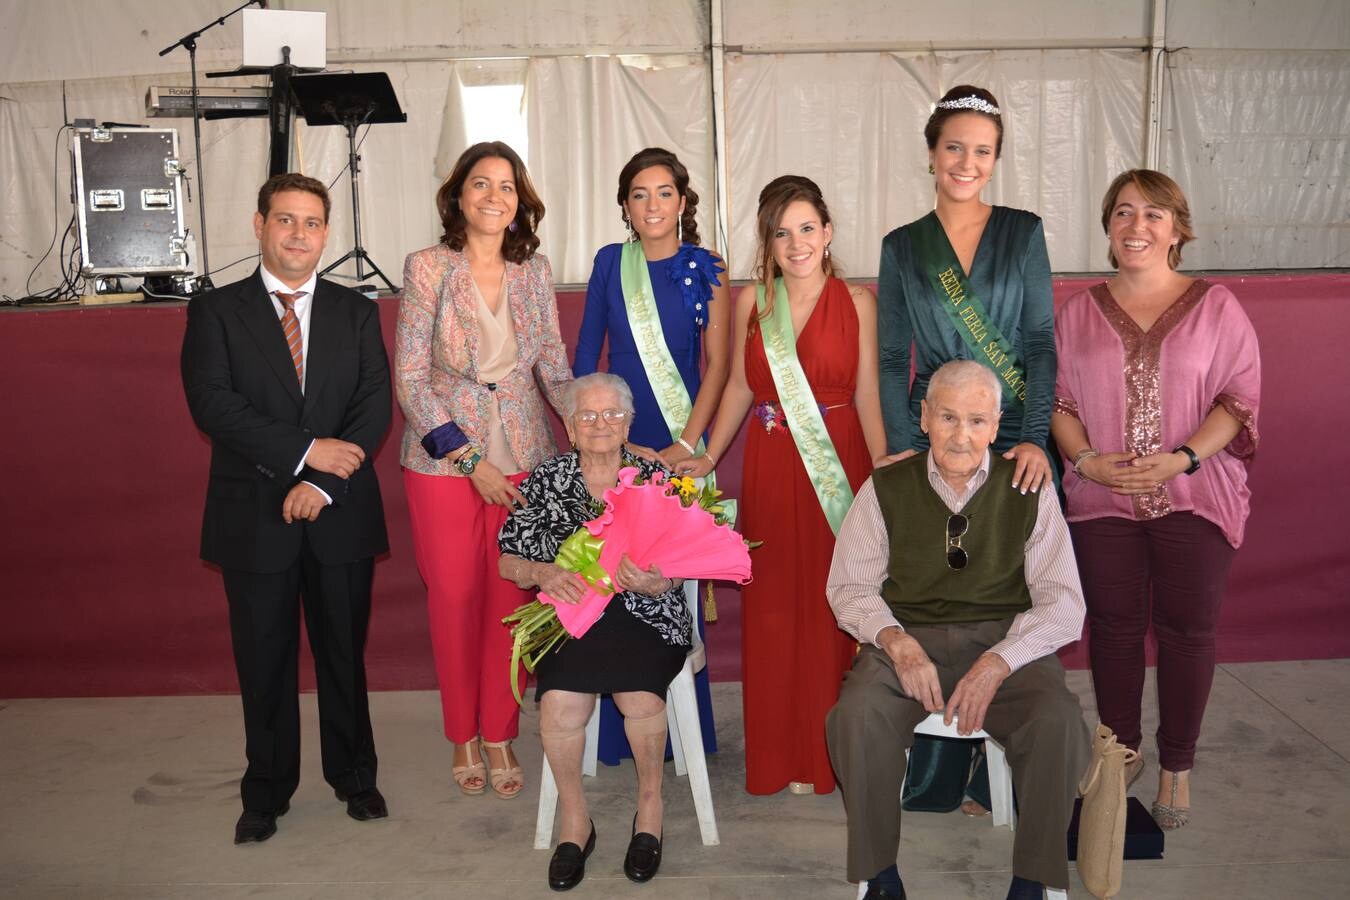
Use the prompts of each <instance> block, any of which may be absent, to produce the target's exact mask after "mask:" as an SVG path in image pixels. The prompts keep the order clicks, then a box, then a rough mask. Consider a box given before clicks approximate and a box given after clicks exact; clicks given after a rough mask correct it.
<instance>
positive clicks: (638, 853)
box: [498, 372, 693, 891]
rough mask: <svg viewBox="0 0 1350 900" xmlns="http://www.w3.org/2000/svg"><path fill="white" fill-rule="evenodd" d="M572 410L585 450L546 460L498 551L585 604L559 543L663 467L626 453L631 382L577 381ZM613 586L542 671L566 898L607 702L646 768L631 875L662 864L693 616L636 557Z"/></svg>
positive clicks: (575, 435) (513, 574)
mask: <svg viewBox="0 0 1350 900" xmlns="http://www.w3.org/2000/svg"><path fill="white" fill-rule="evenodd" d="M564 411H565V413H566V416H567V420H566V425H567V434H568V437H570V438H571V440H572V444H573V446H574V447H575V448H576V449H575V450H573V451H572V452H571V453H566V454H563V455H562V456H556V457H554V458H553V459H550V460H546V461H545V462H543V463H541V464H540V465H539V466H538V467H537V468H535V470H534V471H533V472H532V473H530V477H529V478H527V479H525V481H524V482H523V483H522V484H521V486H520V490H521V493H523V494H524V496H525V499H526V503H527V505H526V506H525V507H523V508H521V509H518V510H516V511H515V512H514V513H512V514H511V516H510V517H509V518H508V519H507V520H506V524H505V525H503V526H502V531H501V535H500V536H499V538H498V543H499V544H500V546H501V551H502V557H501V574H502V577H504V578H508V579H510V580H512V581H514V582H515V583H516V584H518V585H520V586H521V587H527V588H539V589H540V590H542V591H544V592H546V593H548V594H549V595H550V596H551V597H555V598H557V599H559V600H562V601H564V602H570V603H576V602H578V601H579V600H580V599H581V597H582V594H583V592H584V591H585V588H586V583H585V582H584V581H583V580H582V579H581V577H580V576H578V575H576V574H574V573H572V572H568V571H567V570H566V569H563V568H562V567H560V566H558V565H556V564H554V563H553V561H552V560H553V558H554V557H555V556H556V555H557V553H558V547H559V546H560V545H561V544H562V542H563V541H564V540H566V539H567V537H568V536H569V535H571V534H572V533H573V532H574V531H576V530H577V528H579V527H580V526H581V525H582V524H583V523H585V522H587V521H589V520H590V519H593V518H594V517H595V515H596V513H597V512H598V510H599V508H600V500H601V498H602V497H603V495H604V492H605V490H606V489H607V488H611V487H613V486H614V485H615V484H616V483H618V478H619V470H620V469H621V468H623V467H625V466H635V467H637V468H638V470H639V471H640V473H641V477H642V478H643V479H646V478H648V477H650V476H651V475H652V473H654V472H656V471H658V470H663V467H662V466H661V465H660V464H659V463H655V462H649V461H647V460H644V459H639V458H638V457H636V456H633V455H632V454H630V453H629V452H628V451H627V450H626V449H625V448H624V442H625V440H626V439H627V437H628V428H629V425H630V424H631V422H632V419H633V395H632V392H631V391H630V390H629V389H628V385H627V384H625V383H624V380H623V379H622V378H619V377H617V376H615V375H610V374H608V373H603V372H600V373H596V374H593V375H586V376H584V377H582V378H578V379H576V380H575V381H573V382H572V383H571V385H570V386H569V387H568V390H567V394H566V397H565V400H564ZM667 474H669V473H668V472H667ZM613 579H614V582H615V587H616V588H617V589H618V591H619V592H618V593H616V594H615V595H614V597H613V598H612V599H611V600H610V603H609V606H608V607H607V608H606V609H605V613H604V615H603V616H601V617H600V619H599V621H597V622H596V623H595V624H594V625H593V626H591V629H590V630H589V631H587V632H586V633H585V634H584V635H583V636H582V637H580V638H573V639H571V640H568V641H565V642H564V643H563V644H562V645H561V646H560V647H559V648H558V649H557V650H555V651H552V652H550V653H548V654H547V655H546V656H545V657H544V658H543V659H542V660H540V662H539V665H538V669H537V671H536V674H537V676H538V679H539V687H538V692H537V694H536V697H537V698H538V699H539V702H540V722H539V735H540V739H541V742H542V743H543V745H544V755H545V757H546V758H547V759H548V764H549V766H550V767H551V768H552V770H553V778H554V780H555V781H557V783H558V800H559V803H560V805H561V807H562V828H561V831H560V833H559V840H560V843H559V844H558V848H557V849H556V850H555V851H554V852H553V858H552V860H551V861H550V862H549V867H548V884H549V887H551V888H553V889H554V890H556V891H565V890H570V889H571V888H573V887H576V885H577V884H579V883H580V882H581V879H582V878H583V877H584V875H585V872H586V858H587V857H588V856H590V854H591V851H592V850H593V849H594V848H595V824H594V823H593V822H592V821H591V819H590V816H589V814H588V813H587V810H586V797H585V795H584V794H583V793H582V789H581V756H582V751H583V748H584V746H585V743H586V734H585V729H586V722H587V720H588V719H589V718H590V715H591V710H592V709H594V708H595V696H596V694H601V693H605V694H613V696H614V702H615V704H616V705H617V706H618V707H619V711H620V712H621V713H623V715H624V731H625V732H626V734H627V735H628V740H629V743H630V744H632V747H633V759H634V762H635V763H636V765H637V777H638V804H637V814H636V815H635V816H634V818H633V832H632V839H631V841H630V843H629V845H628V852H627V854H626V856H625V858H624V864H623V871H624V874H625V875H627V876H628V877H629V878H630V879H632V880H633V881H637V882H643V881H647V880H648V879H650V878H651V877H652V876H653V875H655V874H656V870H657V867H658V866H660V864H661V837H660V836H661V813H662V807H661V774H662V767H663V764H664V761H665V748H666V703H665V697H666V690H667V688H669V686H670V682H671V681H672V680H673V679H674V678H675V676H676V675H677V674H679V671H680V668H681V667H682V666H683V665H684V659H685V655H686V654H687V653H688V650H689V647H690V642H691V640H692V631H691V629H692V627H693V618H692V616H691V614H690V612H689V607H688V605H687V603H686V601H685V594H684V590H683V589H682V588H681V586H680V582H679V581H677V580H675V579H671V578H667V577H665V576H664V575H663V574H662V573H661V572H660V571H659V570H658V569H657V568H656V567H655V566H653V567H652V568H650V569H647V570H643V569H641V568H639V567H638V566H637V565H636V564H635V563H634V562H633V561H632V560H631V559H629V558H628V556H626V555H625V556H624V557H623V559H622V561H621V563H620V565H619V566H618V568H617V570H616V571H615V572H614V573H613Z"/></svg>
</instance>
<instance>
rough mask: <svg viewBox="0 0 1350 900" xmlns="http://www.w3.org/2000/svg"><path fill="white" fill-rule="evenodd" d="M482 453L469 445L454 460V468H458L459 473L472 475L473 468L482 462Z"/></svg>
mask: <svg viewBox="0 0 1350 900" xmlns="http://www.w3.org/2000/svg"><path fill="white" fill-rule="evenodd" d="M482 460H483V454H481V453H479V452H478V448H477V447H474V446H472V445H470V447H469V449H467V450H465V451H464V452H463V453H461V454H460V456H459V459H457V460H455V468H456V469H459V474H461V475H472V474H473V470H474V469H476V468H478V464H479V463H480V462H482Z"/></svg>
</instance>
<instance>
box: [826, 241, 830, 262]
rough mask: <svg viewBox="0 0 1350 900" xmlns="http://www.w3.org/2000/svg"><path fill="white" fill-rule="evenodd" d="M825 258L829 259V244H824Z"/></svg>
mask: <svg viewBox="0 0 1350 900" xmlns="http://www.w3.org/2000/svg"><path fill="white" fill-rule="evenodd" d="M825 258H826V259H829V258H830V245H829V244H826V245H825Z"/></svg>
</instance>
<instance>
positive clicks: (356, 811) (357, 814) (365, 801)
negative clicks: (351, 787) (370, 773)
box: [336, 788, 389, 822]
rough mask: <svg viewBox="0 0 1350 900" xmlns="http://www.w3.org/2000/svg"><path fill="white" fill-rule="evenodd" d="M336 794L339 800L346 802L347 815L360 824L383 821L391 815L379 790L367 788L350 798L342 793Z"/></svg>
mask: <svg viewBox="0 0 1350 900" xmlns="http://www.w3.org/2000/svg"><path fill="white" fill-rule="evenodd" d="M336 794H337V798H338V799H339V800H342V801H344V802H346V804H347V815H349V816H351V817H352V818H353V819H355V820H356V821H358V822H369V821H370V820H371V819H383V818H386V817H388V815H389V807H388V806H386V805H385V803H384V795H383V794H381V793H380V791H379V789H378V788H366V789H365V790H364V791H357V792H356V793H355V794H351V795H350V796H349V795H347V794H344V793H343V792H342V791H337V792H336Z"/></svg>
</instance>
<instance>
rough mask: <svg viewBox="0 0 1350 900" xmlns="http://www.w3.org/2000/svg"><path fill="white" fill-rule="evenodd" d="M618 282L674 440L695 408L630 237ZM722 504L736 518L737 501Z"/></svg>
mask: <svg viewBox="0 0 1350 900" xmlns="http://www.w3.org/2000/svg"><path fill="white" fill-rule="evenodd" d="M619 283H620V286H621V287H622V289H623V305H624V310H625V311H626V312H627V313H628V327H629V328H630V329H631V330H632V332H633V343H634V344H636V345H637V349H638V356H639V357H640V358H641V359H642V368H643V371H645V372H646V373H647V381H648V383H650V384H651V386H652V396H654V397H655V398H656V405H657V406H658V407H660V409H661V417H662V418H663V419H665V420H666V428H668V429H670V441H671V443H675V442H676V441H678V440H679V438H680V435H681V434H682V433H683V432H684V426H685V424H686V423H687V422H688V421H689V417H690V416H691V415H692V414H693V412H694V404H693V401H692V400H691V399H690V397H689V389H688V388H686V387H685V386H684V378H682V377H681V376H680V370H679V369H678V368H677V367H676V366H675V358H674V357H673V356H671V355H670V345H669V344H667V343H666V335H665V332H663V331H662V330H661V314H660V313H659V312H658V311H657V309H656V294H655V293H654V292H653V291H652V277H651V273H650V272H648V271H647V257H646V254H644V253H643V252H642V243H641V242H640V241H629V242H628V243H626V244H624V245H623V247H622V250H621V252H620V255H619ZM655 449H657V450H661V449H663V448H661V447H657V448H655ZM704 451H705V448H704V446H703V438H702V437H699V439H698V443H697V444H695V445H694V455H695V456H701V455H702V454H703V453H704ZM708 481H709V482H711V483H712V485H713V486H714V487H716V486H717V480H716V479H715V478H714V477H713V473H711V472H709V473H708ZM723 504H724V505H727V504H729V505H730V506H729V510H728V515H729V516H730V518H731V521H732V522H735V520H736V501H735V500H725V501H723Z"/></svg>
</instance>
